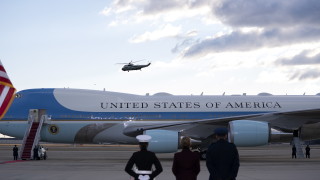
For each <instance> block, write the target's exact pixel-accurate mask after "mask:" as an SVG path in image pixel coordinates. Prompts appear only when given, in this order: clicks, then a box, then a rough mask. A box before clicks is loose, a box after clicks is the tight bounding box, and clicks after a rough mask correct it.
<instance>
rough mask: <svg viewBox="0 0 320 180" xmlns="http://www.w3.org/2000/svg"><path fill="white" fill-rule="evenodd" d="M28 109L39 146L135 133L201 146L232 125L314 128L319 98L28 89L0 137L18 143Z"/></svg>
mask: <svg viewBox="0 0 320 180" xmlns="http://www.w3.org/2000/svg"><path fill="white" fill-rule="evenodd" d="M30 109H45V110H46V112H47V114H48V115H49V116H50V119H51V120H50V122H48V123H46V124H45V125H44V127H43V128H42V130H41V140H42V141H48V142H59V143H116V144H134V143H136V140H135V138H134V136H133V135H132V136H131V135H130V134H135V132H134V131H138V130H140V131H141V132H142V133H145V132H146V131H149V132H151V131H156V130H165V131H164V132H173V133H183V134H184V135H187V136H190V137H192V138H193V139H197V140H199V141H202V140H205V139H206V138H208V137H209V136H210V135H212V133H213V129H214V128H215V127H217V126H228V124H229V123H232V122H233V121H243V122H240V126H241V124H243V126H248V127H249V126H250V125H251V121H255V122H259V123H260V122H263V123H265V124H267V125H265V124H263V125H260V124H258V125H257V126H259V127H260V126H268V127H270V128H276V129H279V130H284V131H285V132H291V131H293V130H296V129H299V128H301V127H303V126H304V124H317V123H318V122H319V121H320V118H319V115H318V114H319V109H320V96H273V95H268V96H259V95H258V96H245V95H244V96H202V95H201V96H174V95H170V94H166V93H159V94H155V95H152V96H151V95H150V96H149V95H146V96H141V95H133V94H125V93H117V92H108V91H96V90H81V89H30V90H23V91H20V92H18V93H17V94H16V98H15V99H14V101H13V103H12V105H11V107H10V109H9V110H8V112H7V113H6V115H5V117H4V118H3V119H2V121H0V132H1V133H3V134H6V135H9V136H14V137H18V138H23V135H24V132H25V129H26V127H27V119H28V113H29V110H30ZM309 112H312V113H311V114H310V113H309ZM302 115H303V116H302ZM247 123H249V124H247ZM235 125H236V124H235ZM52 126H55V127H56V128H58V132H57V133H52V132H51V131H50V127H52ZM229 126H230V125H229ZM236 126H239V125H236ZM255 126H256V125H255ZM141 132H136V133H141ZM156 133H158V132H156ZM235 134H239V133H235ZM169 137H170V136H169ZM314 138H319V137H314ZM176 141H177V142H178V140H176ZM253 145H254V144H253Z"/></svg>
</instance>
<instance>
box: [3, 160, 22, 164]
mask: <svg viewBox="0 0 320 180" xmlns="http://www.w3.org/2000/svg"><path fill="white" fill-rule="evenodd" d="M16 162H25V160H15V161H4V162H0V164H9V163H16Z"/></svg>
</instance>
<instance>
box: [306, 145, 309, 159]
mask: <svg viewBox="0 0 320 180" xmlns="http://www.w3.org/2000/svg"><path fill="white" fill-rule="evenodd" d="M306 158H309V159H310V147H309V145H307V147H306Z"/></svg>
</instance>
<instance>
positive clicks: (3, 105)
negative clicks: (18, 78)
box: [0, 61, 16, 119]
mask: <svg viewBox="0 0 320 180" xmlns="http://www.w3.org/2000/svg"><path fill="white" fill-rule="evenodd" d="M15 91H16V89H15V88H14V87H13V85H12V83H11V81H10V79H9V77H8V75H7V72H6V70H5V69H4V67H3V65H2V62H1V61H0V119H2V118H3V116H4V115H5V114H6V112H7V111H8V109H9V107H10V105H11V103H12V101H13V99H14V94H15Z"/></svg>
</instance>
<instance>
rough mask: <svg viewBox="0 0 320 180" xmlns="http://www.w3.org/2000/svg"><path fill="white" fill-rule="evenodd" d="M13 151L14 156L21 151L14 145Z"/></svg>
mask: <svg viewBox="0 0 320 180" xmlns="http://www.w3.org/2000/svg"><path fill="white" fill-rule="evenodd" d="M12 151H13V156H18V151H19V149H18V147H16V146H15V147H13V149H12Z"/></svg>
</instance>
